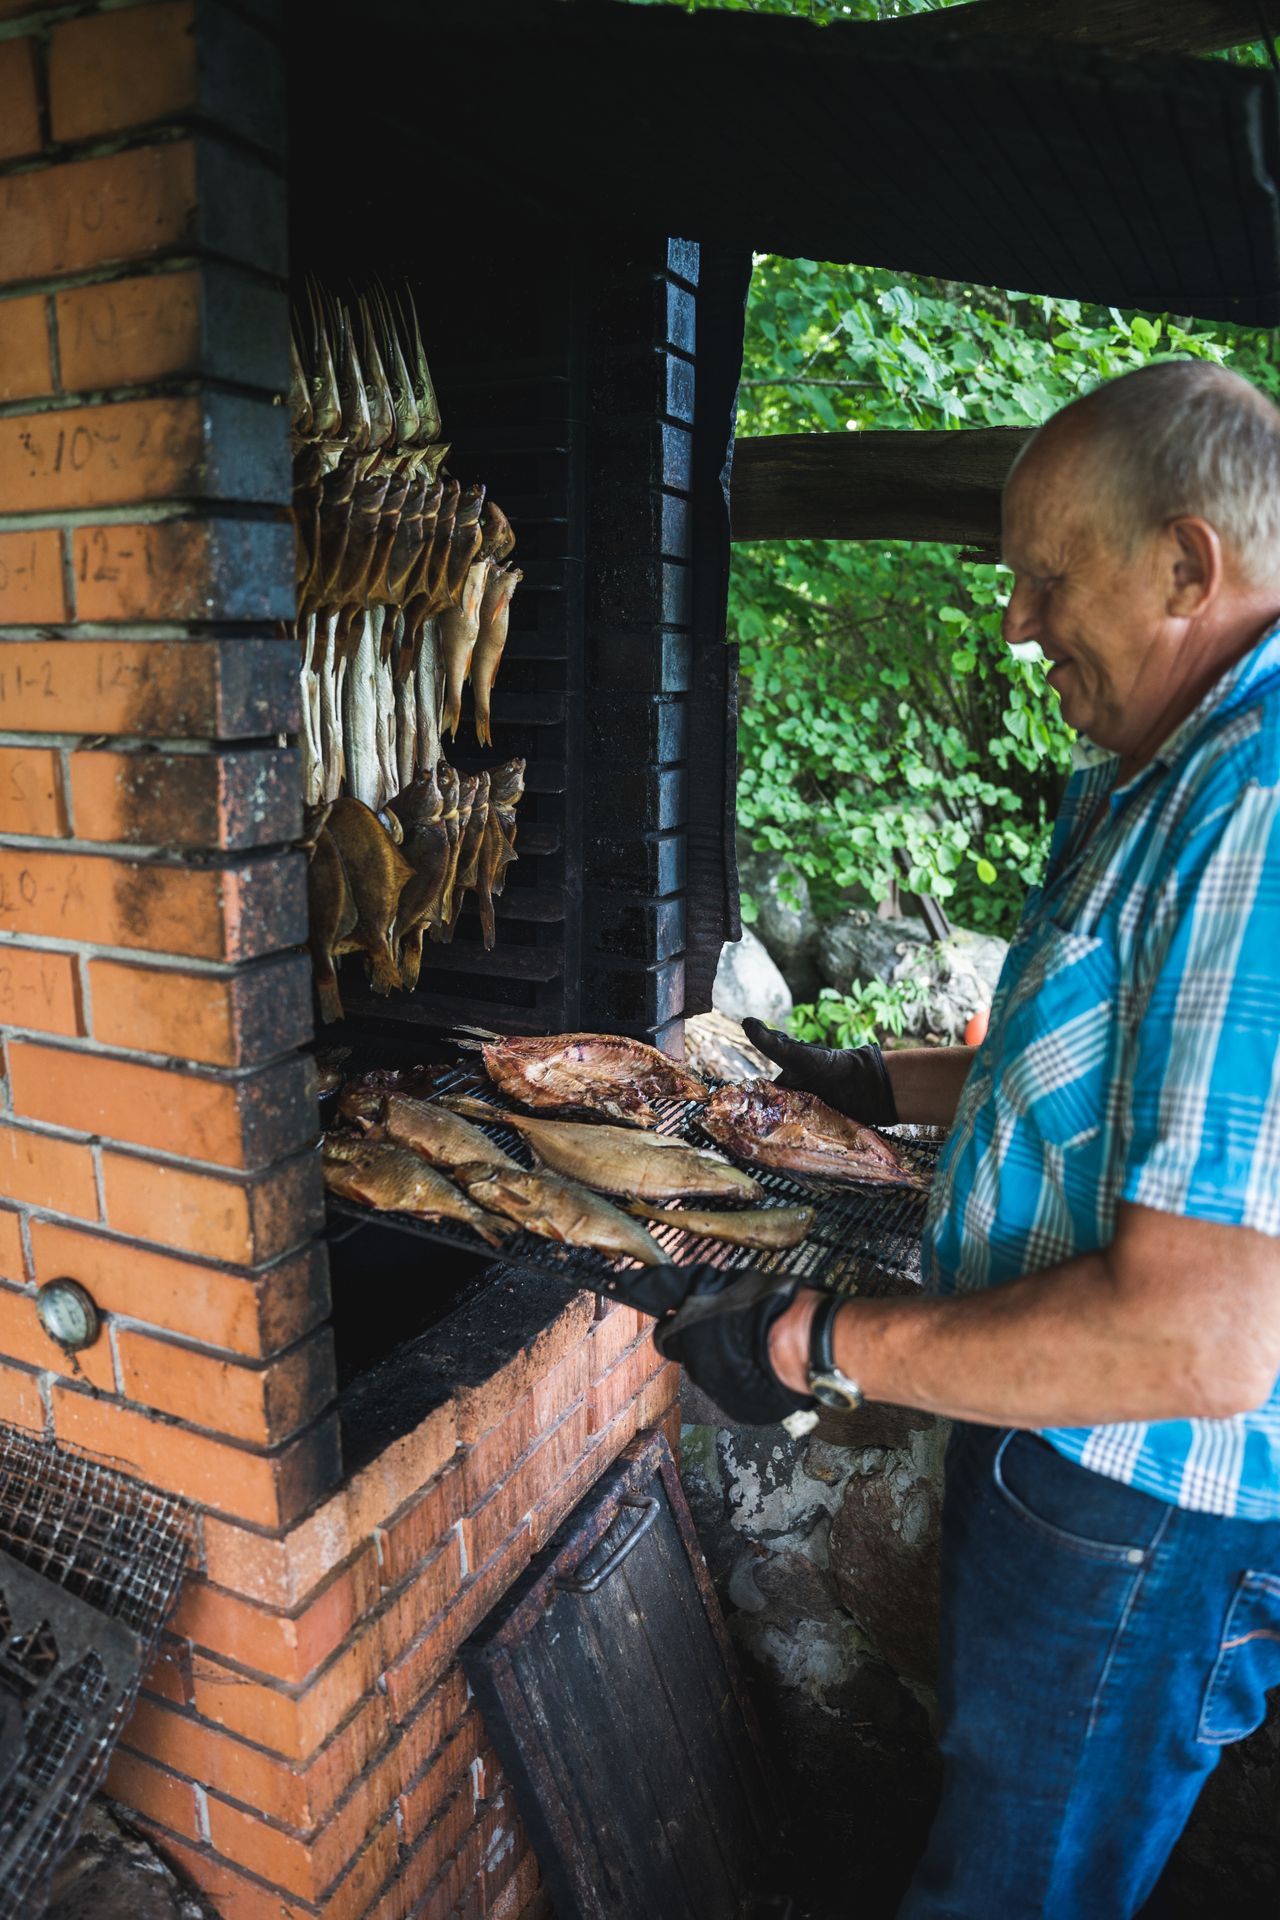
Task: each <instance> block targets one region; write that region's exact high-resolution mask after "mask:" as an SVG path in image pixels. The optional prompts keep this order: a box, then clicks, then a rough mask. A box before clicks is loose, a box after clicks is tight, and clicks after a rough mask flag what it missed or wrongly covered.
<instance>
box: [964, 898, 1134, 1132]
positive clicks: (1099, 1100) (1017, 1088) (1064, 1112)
mask: <svg viewBox="0 0 1280 1920" xmlns="http://www.w3.org/2000/svg"><path fill="white" fill-rule="evenodd" d="M1028 944H1029V946H1030V948H1031V951H1030V953H1029V954H1028V956H1027V958H1026V961H1025V964H1024V965H1023V968H1022V970H1021V973H1020V976H1019V978H1018V981H1017V984H1016V985H1015V986H1013V987H1012V989H1011V991H1010V993H1009V996H1008V999H1007V1001H1006V1004H1005V1008H1004V1019H1003V1022H1002V1024H1001V1029H1000V1033H999V1037H998V1040H997V1047H998V1049H999V1052H998V1059H996V1060H992V1061H991V1063H990V1064H991V1069H992V1073H993V1077H994V1078H995V1080H996V1083H997V1086H998V1088H999V1093H1000V1097H1001V1099H1002V1100H1004V1101H1005V1102H1006V1103H1007V1104H1008V1105H1009V1106H1010V1107H1011V1108H1012V1109H1013V1110H1014V1112H1015V1113H1017V1114H1019V1115H1020V1116H1023V1117H1024V1118H1025V1119H1026V1120H1027V1122H1028V1123H1029V1124H1030V1125H1031V1126H1032V1127H1033V1128H1034V1129H1035V1131H1036V1132H1037V1133H1038V1134H1039V1135H1040V1136H1041V1137H1042V1138H1043V1139H1044V1140H1046V1141H1048V1142H1049V1143H1050V1144H1052V1145H1054V1146H1057V1147H1059V1148H1062V1149H1063V1150H1066V1149H1069V1148H1074V1147H1081V1146H1084V1145H1085V1144H1086V1143H1087V1142H1088V1141H1090V1140H1092V1139H1093V1138H1094V1137H1095V1136H1096V1135H1097V1134H1098V1133H1099V1132H1100V1131H1101V1129H1102V1126H1103V1123H1104V1121H1105V1119H1106V1117H1107V1103H1108V1100H1109V1098H1110V1092H1111V1082H1112V1078H1113V1068H1114V1061H1115V1056H1116V1049H1117V1047H1118V1045H1119V1031H1120V1015H1121V1009H1120V1007H1119V1005H1118V1001H1119V970H1118V967H1117V963H1116V954H1115V948H1114V945H1113V943H1112V941H1111V940H1110V939H1108V938H1107V937H1105V936H1098V935H1096V934H1085V933H1075V932H1072V931H1071V930H1070V929H1069V928H1063V927H1058V926H1054V925H1053V924H1052V923H1051V922H1046V923H1045V924H1044V926H1043V927H1042V928H1041V929H1039V931H1038V932H1037V933H1036V934H1035V935H1034V936H1032V939H1031V940H1030V941H1029V943H1028Z"/></svg>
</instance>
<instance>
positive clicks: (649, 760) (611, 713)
mask: <svg viewBox="0 0 1280 1920" xmlns="http://www.w3.org/2000/svg"><path fill="white" fill-rule="evenodd" d="M587 749H588V755H589V757H591V758H595V757H599V758H600V759H602V760H605V761H610V760H611V761H612V763H613V765H614V766H615V767H619V766H655V765H656V766H661V765H664V764H667V763H669V762H671V761H675V760H683V759H684V758H685V757H686V755H687V753H688V710H687V708H686V707H685V704H684V702H683V701H682V700H680V699H645V698H644V697H643V696H642V695H639V694H625V693H624V694H618V695H615V696H614V697H612V698H610V699H604V698H603V697H601V696H598V695H597V696H592V697H590V698H588V700H587Z"/></svg>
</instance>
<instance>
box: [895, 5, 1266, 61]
mask: <svg viewBox="0 0 1280 1920" xmlns="http://www.w3.org/2000/svg"><path fill="white" fill-rule="evenodd" d="M876 31H877V32H878V33H892V34H896V35H898V36H899V37H900V38H901V39H902V40H903V42H904V43H905V44H910V43H913V42H914V43H916V44H923V43H925V42H927V41H928V40H930V39H935V40H936V39H938V38H939V37H941V36H943V35H946V34H949V33H1007V34H1011V35H1015V36H1016V35H1019V34H1028V35H1035V36H1036V37H1037V38H1044V39H1047V40H1069V41H1074V42H1075V43H1076V44H1077V45H1078V46H1104V47H1109V48H1111V50H1112V51H1113V52H1115V53H1133V54H1144V53H1195V54H1203V53H1223V52H1225V51H1226V49H1227V48H1228V47H1242V46H1247V45H1248V44H1249V43H1250V42H1251V41H1254V40H1260V39H1261V38H1262V35H1263V33H1264V31H1265V28H1264V25H1263V20H1262V10H1261V9H1260V8H1259V7H1258V6H1257V5H1256V4H1254V0H969V4H968V5H967V6H960V7H941V8H938V9H936V10H934V11H931V12H929V13H917V14H907V15H903V16H902V17H901V18H900V19H897V20H885V21H882V22H881V23H880V25H879V26H878V27H877V29H876Z"/></svg>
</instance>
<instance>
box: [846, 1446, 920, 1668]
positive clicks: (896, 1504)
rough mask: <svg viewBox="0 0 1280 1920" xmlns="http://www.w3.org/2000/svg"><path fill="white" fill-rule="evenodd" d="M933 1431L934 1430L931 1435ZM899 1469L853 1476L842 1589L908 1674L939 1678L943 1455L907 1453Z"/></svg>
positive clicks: (871, 1638) (863, 1624) (866, 1628)
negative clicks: (939, 1587)
mask: <svg viewBox="0 0 1280 1920" xmlns="http://www.w3.org/2000/svg"><path fill="white" fill-rule="evenodd" d="M927 1437H928V1438H930V1439H932V1438H933V1436H932V1435H930V1436H927ZM899 1463H900V1464H899V1465H898V1466H897V1468H896V1470H895V1471H892V1472H880V1473H869V1474H866V1475H862V1476H859V1477H857V1478H855V1479H852V1480H850V1481H849V1483H848V1485H847V1486H846V1488H845V1492H844V1499H843V1501H842V1502H841V1505H840V1510H839V1512H838V1513H837V1514H836V1516H835V1518H834V1519H833V1520H832V1523H831V1535H830V1540H829V1543H828V1550H829V1552H830V1556H831V1572H832V1577H833V1578H834V1580H835V1583H836V1590H837V1592H838V1593H839V1595H840V1599H841V1601H842V1602H843V1604H844V1605H845V1606H846V1607H847V1608H848V1610H849V1612H850V1613H851V1614H852V1615H853V1617H854V1619H855V1620H856V1621H857V1623H858V1625H859V1627H860V1628H861V1629H862V1631H863V1633H864V1634H865V1636H866V1638H867V1640H868V1642H869V1643H870V1645H871V1646H873V1647H874V1648H875V1650H876V1652H877V1653H878V1654H879V1655H880V1657H881V1658H882V1659H883V1660H885V1661H887V1662H888V1664H889V1666H891V1667H892V1668H893V1670H894V1672H895V1673H897V1674H899V1675H901V1677H902V1678H903V1679H905V1680H913V1681H916V1682H922V1683H924V1684H927V1685H932V1684H933V1682H934V1679H935V1677H936V1674H937V1664H938V1581H939V1574H940V1566H941V1554H942V1534H941V1518H942V1480H941V1471H940V1467H941V1462H940V1459H936V1456H935V1454H934V1450H933V1449H926V1448H924V1447H919V1446H918V1447H917V1449H915V1450H913V1452H912V1454H910V1455H905V1454H904V1455H900V1456H899Z"/></svg>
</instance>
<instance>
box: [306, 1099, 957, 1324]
mask: <svg viewBox="0 0 1280 1920" xmlns="http://www.w3.org/2000/svg"><path fill="white" fill-rule="evenodd" d="M412 1092H413V1094H414V1096H415V1098H418V1099H424V1100H431V1099H438V1098H440V1097H441V1096H443V1095H447V1094H454V1093H463V1092H465V1093H466V1094H467V1095H468V1096H470V1097H471V1098H473V1099H475V1098H479V1099H483V1100H484V1101H486V1102H487V1103H488V1104H489V1105H490V1106H491V1107H492V1108H493V1123H492V1125H486V1126H484V1127H483V1131H484V1132H485V1133H487V1134H488V1136H489V1138H490V1139H492V1140H494V1141H496V1142H497V1144H498V1145H499V1146H501V1147H502V1148H503V1149H504V1151H505V1152H507V1153H509V1154H510V1155H511V1157H512V1158H513V1159H515V1160H518V1161H519V1162H520V1164H521V1165H522V1166H526V1167H528V1166H532V1165H534V1164H535V1160H534V1156H533V1155H532V1154H531V1153H530V1151H529V1149H528V1147H527V1146H526V1144H525V1141H524V1138H523V1136H522V1135H521V1134H520V1133H519V1132H518V1131H517V1130H516V1129H515V1128H514V1127H512V1126H510V1125H507V1124H504V1122H503V1115H504V1113H506V1112H513V1111H515V1110H516V1109H515V1108H514V1107H513V1104H512V1103H511V1102H510V1101H508V1100H507V1099H506V1098H505V1097H504V1096H503V1095H502V1094H501V1093H499V1092H498V1091H497V1089H496V1088H495V1087H493V1086H492V1085H491V1084H490V1082H489V1081H488V1080H486V1079H485V1078H484V1077H483V1076H482V1075H478V1074H477V1073H476V1071H475V1069H474V1067H472V1066H471V1065H470V1064H469V1063H464V1064H462V1065H458V1066H450V1067H446V1068H443V1069H442V1070H441V1071H440V1072H439V1073H438V1074H437V1075H435V1076H431V1077H428V1076H426V1075H424V1076H423V1077H422V1078H421V1079H418V1078H417V1077H416V1076H415V1077H414V1080H413V1085H412ZM653 1105H654V1107H655V1108H656V1109H657V1111H658V1112H659V1114H660V1115H661V1118H660V1120H659V1122H658V1125H657V1127H656V1128H655V1129H654V1131H655V1132H657V1133H659V1134H666V1135H669V1136H672V1137H675V1138H679V1139H683V1140H687V1141H689V1143H690V1144H691V1145H694V1146H707V1145H711V1144H713V1143H711V1142H710V1141H709V1140H707V1139H706V1138H705V1136H704V1135H703V1134H702V1131H701V1126H700V1115H701V1111H702V1109H701V1107H700V1105H699V1104H698V1103H697V1102H696V1101H691V1100H689V1101H677V1100H665V1101H664V1100H655V1101H654V1102H653ZM542 1117H543V1118H547V1119H550V1118H552V1116H551V1115H544V1116H542ZM885 1137H886V1138H887V1139H892V1141H893V1145H894V1149H895V1151H896V1152H897V1153H898V1154H899V1156H900V1157H901V1159H902V1160H903V1161H904V1163H905V1164H906V1165H907V1167H908V1168H909V1169H910V1170H911V1171H913V1172H916V1173H921V1174H925V1175H929V1174H931V1173H932V1171H933V1168H934V1167H935V1165H936V1164H937V1159H938V1155H939V1153H940V1152H941V1140H940V1139H937V1138H932V1139H923V1138H912V1137H906V1136H904V1135H900V1134H887V1135H886V1136H885ZM717 1151H721V1152H722V1151H723V1149H719V1148H718V1149H717ZM725 1157H726V1158H727V1159H729V1160H731V1161H733V1163H734V1164H735V1165H737V1166H740V1167H742V1168H744V1169H745V1170H746V1171H747V1172H748V1173H750V1175H751V1177H752V1179H753V1180H755V1182H756V1183H757V1185H758V1186H759V1188H760V1189H761V1195H762V1198H761V1200H760V1201H758V1202H756V1203H755V1205H756V1206H757V1207H760V1206H763V1207H765V1208H770V1207H794V1206H805V1207H809V1208H812V1210H813V1221H812V1224H811V1226H810V1228H809V1231H808V1233H807V1234H806V1235H805V1238H804V1239H803V1241H801V1243H800V1245H799V1246H796V1247H790V1248H787V1249H785V1250H782V1251H779V1250H774V1251H765V1250H763V1249H760V1248H755V1247H735V1246H730V1245H728V1244H727V1243H726V1242H725V1241H723V1240H717V1239H714V1238H711V1237H709V1236H706V1235H701V1236H700V1235H697V1234H693V1233H690V1232H687V1231H686V1230H684V1229H683V1228H680V1227H675V1226H670V1225H660V1224H658V1223H657V1222H654V1221H646V1222H645V1225H646V1226H647V1228H648V1231H649V1232H650V1234H651V1235H652V1236H653V1238H654V1239H655V1240H656V1241H657V1243H658V1245H659V1246H660V1247H661V1248H662V1250H663V1252H664V1253H665V1254H666V1255H667V1257H668V1258H669V1259H670V1260H671V1262H672V1263H673V1265H678V1266H689V1265H692V1264H694V1263H695V1262H698V1261H706V1262H709V1263H711V1264H713V1265H715V1266H718V1267H725V1268H736V1267H754V1268H756V1269H757V1270H765V1271H768V1272H772V1273H788V1274H794V1275H795V1276H796V1277H797V1279H801V1280H803V1281H804V1282H805V1284H806V1285H807V1286H813V1287H823V1288H826V1289H827V1290H829V1291H831V1292H837V1293H854V1292H857V1293H864V1294H865V1293H875V1292H880V1291H882V1290H884V1288H885V1283H886V1281H890V1282H891V1281H893V1280H901V1279H912V1278H915V1277H916V1276H917V1275H918V1272H919V1249H920V1234H921V1230H922V1228H923V1226H924V1215H925V1206H926V1204H927V1199H928V1196H927V1193H925V1192H924V1191H922V1190H920V1189H919V1188H914V1187H907V1188H904V1187H885V1186H883V1185H875V1184H872V1183H870V1182H866V1183H860V1184H858V1185H843V1184H841V1185H838V1186H837V1185H836V1184H834V1183H832V1182H824V1181H821V1180H817V1179H810V1178H808V1177H803V1178H801V1177H798V1176H793V1175H790V1174H783V1173H777V1172H774V1171H772V1170H770V1169H768V1168H762V1167H758V1166H755V1165H754V1164H752V1163H751V1162H749V1161H746V1160H741V1159H735V1156H734V1155H732V1154H728V1155H726V1156H725ZM329 1208H330V1214H331V1217H332V1220H331V1229H330V1231H331V1236H334V1235H335V1233H336V1234H342V1233H343V1232H344V1230H345V1231H354V1230H356V1227H355V1223H359V1222H366V1221H369V1220H370V1219H376V1220H377V1221H378V1222H379V1223H380V1224H382V1225H385V1226H389V1227H396V1228H399V1229H403V1230H404V1231H405V1232H408V1233H414V1234H418V1235H420V1236H422V1237H423V1238H425V1239H428V1240H432V1241H436V1242H439V1243H442V1244H445V1245H448V1246H453V1247H459V1248H465V1249H466V1250H467V1251H468V1252H473V1253H480V1252H484V1251H486V1249H485V1247H484V1243H483V1242H482V1241H481V1239H480V1238H479V1236H478V1235H477V1234H475V1233H474V1232H472V1231H471V1229H470V1228H467V1227H464V1226H459V1225H456V1224H454V1223H448V1224H437V1223H435V1222H431V1221H426V1220H418V1219H413V1218H411V1217H410V1216H408V1215H406V1214H396V1213H384V1212H381V1211H379V1212H374V1211H373V1210H372V1209H370V1208H368V1207H366V1206H362V1205H361V1204H360V1203H359V1202H356V1201H351V1200H344V1199H337V1198H335V1197H333V1196H331V1197H330V1200H329ZM339 1220H340V1221H342V1222H344V1223H346V1222H350V1223H352V1224H351V1225H350V1226H348V1227H346V1228H345V1229H344V1227H341V1226H338V1225H337V1222H338V1221H339ZM502 1259H503V1261H504V1262H505V1263H507V1264H509V1265H511V1266H515V1267H520V1268H524V1269H525V1270H527V1271H533V1272H538V1273H547V1272H552V1273H556V1274H559V1275H560V1276H561V1277H562V1278H563V1279H564V1280H565V1281H566V1282H569V1283H573V1284H575V1285H579V1286H586V1287H590V1288H593V1289H594V1290H595V1291H597V1292H605V1293H607V1292H610V1291H612V1290H613V1288H614V1285H615V1283H616V1281H617V1280H618V1278H619V1276H621V1275H624V1274H627V1273H631V1272H635V1271H636V1270H637V1263H636V1262H635V1261H633V1260H622V1259H615V1258H613V1257H611V1256H609V1255H606V1254H602V1253H597V1252H595V1251H594V1249H592V1248H589V1247H568V1246H562V1245H560V1244H559V1243H558V1242H556V1241H553V1240H547V1239H544V1238H542V1237H541V1236H539V1235H536V1234H532V1233H528V1232H521V1233H519V1234H513V1235H512V1237H511V1238H510V1239H509V1240H506V1241H504V1242H503V1246H502Z"/></svg>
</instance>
